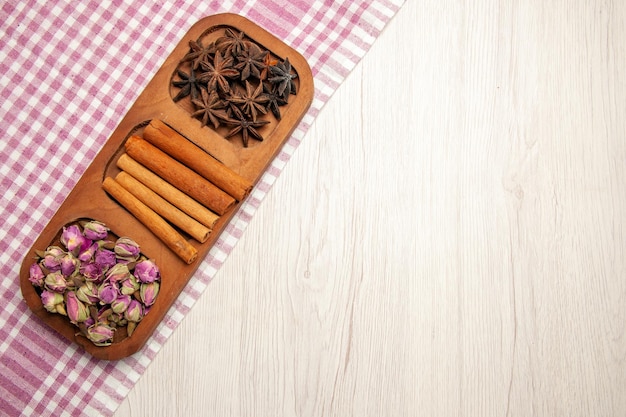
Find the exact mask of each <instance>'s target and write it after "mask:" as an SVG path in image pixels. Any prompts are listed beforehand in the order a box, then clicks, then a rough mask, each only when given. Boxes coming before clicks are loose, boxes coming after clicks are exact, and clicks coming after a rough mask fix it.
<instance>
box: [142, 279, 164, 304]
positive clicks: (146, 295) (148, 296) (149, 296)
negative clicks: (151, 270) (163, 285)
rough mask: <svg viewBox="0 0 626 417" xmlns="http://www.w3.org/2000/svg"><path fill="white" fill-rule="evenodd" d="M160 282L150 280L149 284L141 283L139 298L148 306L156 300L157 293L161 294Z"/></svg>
mask: <svg viewBox="0 0 626 417" xmlns="http://www.w3.org/2000/svg"><path fill="white" fill-rule="evenodd" d="M159 287H160V286H159V283H158V282H150V283H147V284H141V288H140V289H139V298H141V301H143V303H144V304H145V305H147V306H151V305H152V304H154V302H155V301H156V298H157V295H159Z"/></svg>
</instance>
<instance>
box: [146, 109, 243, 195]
mask: <svg viewBox="0 0 626 417" xmlns="http://www.w3.org/2000/svg"><path fill="white" fill-rule="evenodd" d="M143 138H144V139H145V140H147V141H148V142H150V143H151V144H153V145H154V146H156V147H157V148H159V149H161V150H162V151H163V152H165V153H167V154H168V155H170V156H171V157H173V158H174V159H177V160H178V161H180V162H181V163H183V164H185V165H186V166H188V167H189V168H191V169H193V170H194V171H196V172H197V173H198V174H200V175H202V176H203V177H204V178H206V179H207V180H209V181H211V182H212V183H213V184H215V185H217V186H218V187H219V188H221V189H222V190H224V191H226V192H227V193H228V194H230V195H231V196H233V197H235V199H237V200H238V201H241V200H243V199H244V198H246V196H247V195H248V194H249V193H250V190H251V189H252V183H251V182H250V181H248V180H247V179H245V178H244V177H242V176H241V175H239V174H237V173H236V172H235V171H233V170H232V169H230V168H228V167H227V166H226V165H224V164H222V163H221V162H219V161H217V160H216V159H215V158H213V157H212V156H210V155H209V154H207V153H206V152H205V151H203V150H202V149H200V148H199V147H198V146H196V145H194V144H193V143H192V142H190V141H189V140H187V138H185V137H184V136H182V135H181V134H180V133H178V132H177V131H176V130H174V129H172V128H171V127H169V126H168V125H166V124H165V123H163V122H162V121H161V120H159V119H152V120H151V121H150V124H148V126H146V127H145V129H144V132H143Z"/></svg>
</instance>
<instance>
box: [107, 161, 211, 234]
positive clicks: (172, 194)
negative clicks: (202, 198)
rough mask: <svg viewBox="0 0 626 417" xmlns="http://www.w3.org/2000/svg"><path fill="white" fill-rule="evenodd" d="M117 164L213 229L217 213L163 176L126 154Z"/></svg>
mask: <svg viewBox="0 0 626 417" xmlns="http://www.w3.org/2000/svg"><path fill="white" fill-rule="evenodd" d="M117 166H118V168H119V169H121V170H123V171H126V172H128V173H129V174H130V175H131V176H133V177H134V178H135V179H137V180H139V181H140V182H141V183H143V184H144V185H145V186H146V187H148V188H150V189H151V190H152V191H154V192H155V193H157V194H158V195H160V196H161V197H163V198H164V199H165V200H167V201H168V202H169V203H170V204H172V205H174V206H176V207H178V209H180V210H181V211H182V212H184V213H186V214H187V215H189V216H190V217H192V218H194V219H196V220H197V221H198V222H200V223H202V224H203V225H205V226H206V227H208V228H209V229H213V226H215V223H216V222H217V220H218V219H219V216H218V215H217V214H215V213H213V212H212V211H211V210H209V209H207V208H206V207H204V206H203V205H202V204H200V203H198V202H197V201H196V200H194V199H193V198H191V197H189V196H188V195H187V194H185V193H183V192H182V191H180V190H179V189H178V188H176V187H174V186H173V185H171V184H169V183H168V182H167V181H165V180H164V179H163V178H161V177H159V176H158V175H156V174H155V173H154V172H152V171H150V170H149V169H148V168H146V167H144V166H143V165H141V164H140V163H139V162H137V161H135V160H134V159H133V158H131V157H130V156H128V154H123V155H122V156H120V157H119V159H118V160H117Z"/></svg>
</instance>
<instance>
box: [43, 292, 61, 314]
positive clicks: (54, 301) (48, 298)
mask: <svg viewBox="0 0 626 417" xmlns="http://www.w3.org/2000/svg"><path fill="white" fill-rule="evenodd" d="M63 301H64V300H63V294H61V293H58V292H54V291H48V290H43V291H42V292H41V303H42V304H43V306H44V308H45V309H46V310H48V311H49V312H50V313H58V312H59V311H58V310H57V306H58V305H61V306H62V305H63Z"/></svg>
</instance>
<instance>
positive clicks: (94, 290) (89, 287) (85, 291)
mask: <svg viewBox="0 0 626 417" xmlns="http://www.w3.org/2000/svg"><path fill="white" fill-rule="evenodd" d="M76 297H78V299H79V300H80V301H82V302H83V303H87V304H89V305H93V304H96V303H97V302H98V301H100V298H99V297H98V287H96V286H95V284H94V283H93V282H91V281H87V282H85V283H84V284H83V285H81V286H80V287H79V288H78V289H77V290H76Z"/></svg>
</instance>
